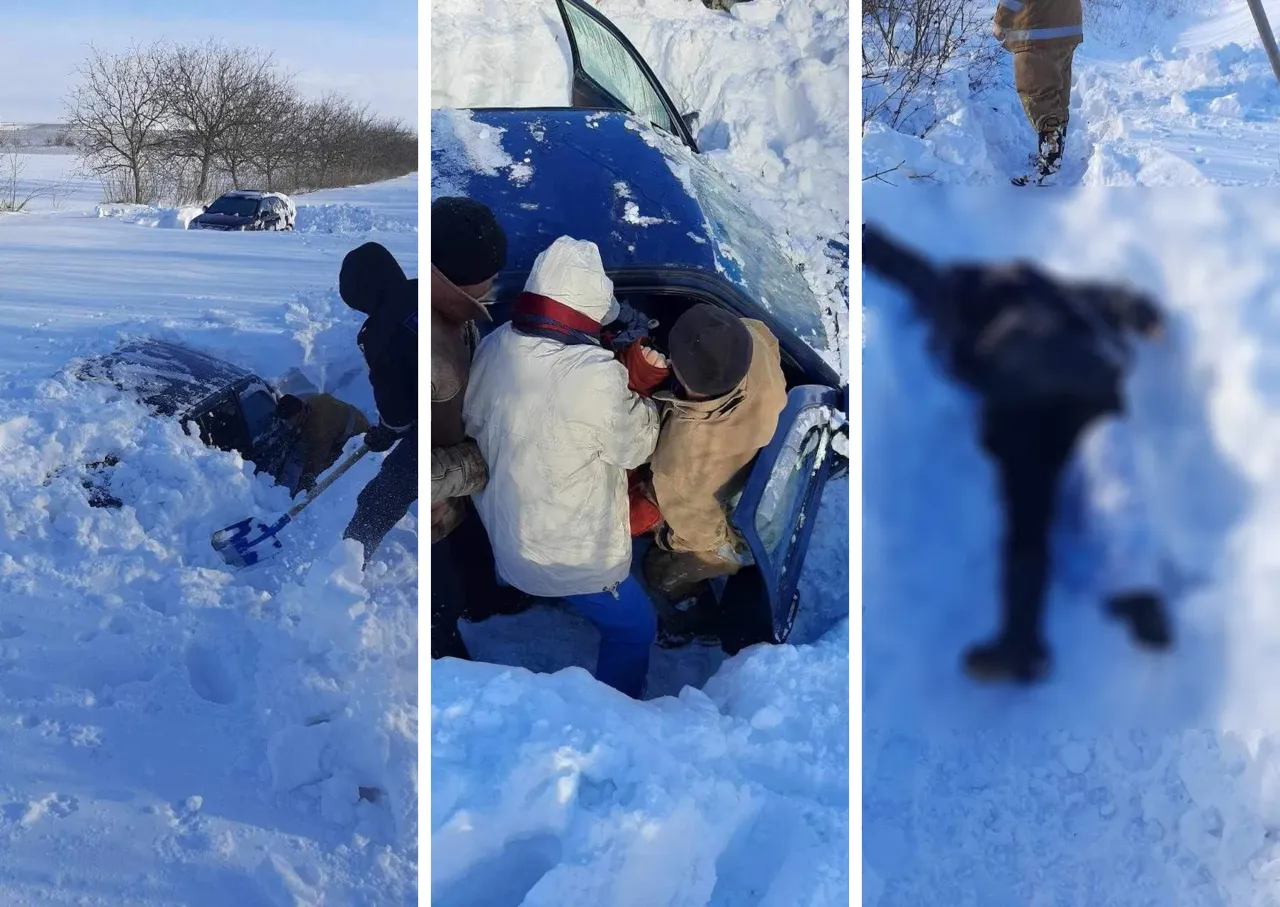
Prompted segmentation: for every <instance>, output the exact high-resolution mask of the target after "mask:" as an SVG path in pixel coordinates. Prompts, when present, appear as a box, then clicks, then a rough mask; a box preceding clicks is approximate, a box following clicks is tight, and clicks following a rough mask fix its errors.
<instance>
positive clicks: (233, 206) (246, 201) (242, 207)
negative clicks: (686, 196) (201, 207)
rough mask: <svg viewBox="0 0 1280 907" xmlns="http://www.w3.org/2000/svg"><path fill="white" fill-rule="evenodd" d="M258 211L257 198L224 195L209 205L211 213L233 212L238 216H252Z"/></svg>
mask: <svg viewBox="0 0 1280 907" xmlns="http://www.w3.org/2000/svg"><path fill="white" fill-rule="evenodd" d="M257 211H258V200H257V199H256V198H242V197H239V196H234V195H224V196H222V198H220V199H218V200H217V201H216V202H214V203H213V204H212V205H210V206H209V213H210V214H233V215H235V216H236V217H252V216H253V215H254V214H256V213H257Z"/></svg>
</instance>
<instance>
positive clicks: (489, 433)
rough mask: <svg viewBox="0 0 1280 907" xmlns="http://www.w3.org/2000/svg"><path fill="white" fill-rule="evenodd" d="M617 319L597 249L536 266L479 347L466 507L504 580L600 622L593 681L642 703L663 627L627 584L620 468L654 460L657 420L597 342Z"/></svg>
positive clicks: (471, 392) (578, 247)
mask: <svg viewBox="0 0 1280 907" xmlns="http://www.w3.org/2000/svg"><path fill="white" fill-rule="evenodd" d="M617 313H618V304H617V302H616V300H614V298H613V283H612V281H610V280H609V278H608V277H607V276H606V275H605V273H604V266H603V264H602V262H601V259H600V250H599V249H598V248H596V246H595V244H594V243H591V242H586V241H582V240H575V239H572V238H570V237H567V236H562V237H560V238H559V239H557V240H556V241H555V242H554V243H552V245H551V246H550V247H549V248H547V249H546V250H544V251H543V252H542V254H540V255H539V256H538V258H537V260H535V261H534V264H533V270H532V271H531V272H530V274H529V279H528V281H527V282H526V284H525V290H524V293H523V294H522V295H521V297H520V299H519V300H518V301H517V303H516V305H515V308H514V312H513V315H512V319H511V321H510V322H509V323H507V324H505V325H503V326H502V327H500V328H498V329H497V330H495V331H494V332H493V333H491V334H490V335H489V336H487V337H486V338H485V339H484V340H483V341H482V342H481V343H480V346H479V348H478V349H477V351H476V355H475V359H474V361H473V362H472V365H471V380H470V384H469V385H468V387H467V392H466V398H465V400H464V402H463V423H464V425H465V428H466V434H467V436H468V437H471V438H474V439H475V441H476V443H477V444H478V445H479V447H480V452H481V454H483V456H484V460H485V462H486V463H487V464H488V465H489V484H488V486H487V487H486V488H485V489H484V491H482V492H480V493H479V494H476V495H475V496H474V498H473V500H474V502H475V506H476V510H477V511H478V512H479V514H480V519H481V521H482V522H483V523H484V527H485V529H486V530H487V532H488V534H489V539H490V541H491V542H492V544H493V553H494V558H495V561H496V564H497V569H498V573H499V575H500V576H501V577H502V578H503V579H504V580H505V581H506V582H508V583H510V584H511V585H512V586H514V587H516V588H517V589H519V590H521V591H522V592H525V593H527V594H529V595H533V596H538V597H542V598H561V599H564V600H565V601H566V602H567V603H568V604H569V605H570V606H571V607H572V608H574V609H575V610H576V611H578V612H579V613H580V614H582V615H583V616H584V617H586V618H587V619H589V620H590V621H591V622H592V623H594V624H595V625H596V627H597V628H598V629H599V630H600V635H601V639H600V654H599V659H598V662H597V666H596V677H597V678H598V679H599V680H600V681H602V682H603V683H607V684H609V685H610V686H612V687H614V688H615V689H618V690H621V691H622V692H624V693H626V694H627V695H629V696H633V697H639V696H640V695H641V694H642V692H643V689H644V681H645V677H646V675H647V673H648V669H649V654H650V649H651V647H652V644H653V642H654V639H655V638H656V635H657V623H656V618H655V615H654V611H653V606H652V604H651V603H650V601H649V598H648V595H647V594H646V593H645V591H644V588H643V587H642V586H641V585H640V583H639V582H638V581H637V580H636V579H635V578H633V577H632V576H631V534H630V528H629V513H630V508H629V504H628V498H627V470H628V469H634V468H635V467H637V466H640V465H642V464H644V463H645V462H647V461H648V460H649V458H650V456H651V455H652V454H653V449H654V447H655V445H656V444H657V441H658V428H659V414H658V409H657V407H656V405H655V404H654V403H653V402H652V401H650V400H647V399H645V398H643V397H640V396H639V395H637V394H636V393H634V392H633V391H631V390H630V389H629V388H628V387H627V370H626V368H625V367H624V366H623V365H622V364H621V363H620V362H618V361H617V359H615V358H614V355H613V353H612V352H611V351H610V350H608V349H606V348H605V347H604V346H602V345H601V343H600V328H601V326H602V325H604V324H608V323H609V322H611V321H613V320H614V319H615V318H616V317H617ZM647 355H649V356H652V357H656V358H658V359H661V355H660V354H658V353H656V352H653V351H648V352H647ZM655 364H659V363H655Z"/></svg>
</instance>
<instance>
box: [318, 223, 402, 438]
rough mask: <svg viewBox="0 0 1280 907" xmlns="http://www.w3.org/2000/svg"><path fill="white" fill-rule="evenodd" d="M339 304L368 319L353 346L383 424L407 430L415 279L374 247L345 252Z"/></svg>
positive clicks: (385, 252)
mask: <svg viewBox="0 0 1280 907" xmlns="http://www.w3.org/2000/svg"><path fill="white" fill-rule="evenodd" d="M338 292H339V293H340V294H341V295H342V301H343V302H345V303H346V304H347V305H349V306H351V308H353V309H355V310H356V311H358V312H363V313H365V314H366V315H368V316H369V317H368V318H366V319H365V322H364V325H363V326H362V327H361V328H360V333H359V334H358V335H357V337H356V343H357V344H359V346H360V351H361V352H362V353H364V359H365V362H367V363H368V365H369V383H370V384H372V385H373V399H374V402H375V403H376V404H377V406H378V416H379V418H380V420H381V422H382V424H383V425H385V426H386V427H387V428H390V429H393V430H395V431H398V432H405V431H408V430H409V429H410V428H411V427H412V426H413V425H414V424H415V423H416V422H417V419H418V281H417V278H414V279H413V280H409V279H407V278H406V277H405V274H404V271H403V270H402V269H401V268H400V265H399V264H398V263H397V262H396V260H395V258H394V257H393V256H392V255H391V253H390V252H388V251H387V250H386V248H385V247H383V246H381V245H379V244H378V243H372V242H371V243H365V244H364V245H363V246H360V247H359V248H358V249H353V250H352V251H350V252H348V253H347V256H346V258H344V259H343V260H342V270H341V272H340V273H339V276H338Z"/></svg>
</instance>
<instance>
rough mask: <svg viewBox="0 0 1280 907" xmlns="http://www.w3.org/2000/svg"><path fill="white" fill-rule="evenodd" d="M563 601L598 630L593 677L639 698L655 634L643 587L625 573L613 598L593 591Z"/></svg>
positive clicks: (634, 697) (652, 613)
mask: <svg viewBox="0 0 1280 907" xmlns="http://www.w3.org/2000/svg"><path fill="white" fill-rule="evenodd" d="M565 602H567V603H568V605H569V607H571V608H573V610H574V611H577V612H578V613H579V614H581V615H582V616H583V617H585V618H586V619H587V620H589V621H591V622H592V623H593V624H595V625H596V629H598V630H599V631H600V657H599V659H598V660H597V662H596V679H597V680H599V681H600V682H601V683H607V684H608V685H609V686H611V687H613V688H614V689H615V690H618V691H619V692H622V693H626V694H627V695H628V696H630V697H631V698H632V699H639V698H640V696H641V694H642V693H643V692H644V682H645V677H646V676H647V675H648V674H649V652H650V650H651V649H652V647H653V643H654V640H655V639H657V636H658V619H657V617H656V616H655V615H654V611H653V605H652V604H651V603H650V602H649V596H648V595H647V594H646V593H645V591H644V588H643V587H642V586H641V585H640V583H639V582H638V581H637V580H636V578H635V577H634V576H628V577H627V578H626V580H625V581H624V582H623V583H622V585H620V586H618V597H617V598H614V597H613V594H612V593H610V592H596V593H593V594H591V595H573V596H569V597H567V598H565Z"/></svg>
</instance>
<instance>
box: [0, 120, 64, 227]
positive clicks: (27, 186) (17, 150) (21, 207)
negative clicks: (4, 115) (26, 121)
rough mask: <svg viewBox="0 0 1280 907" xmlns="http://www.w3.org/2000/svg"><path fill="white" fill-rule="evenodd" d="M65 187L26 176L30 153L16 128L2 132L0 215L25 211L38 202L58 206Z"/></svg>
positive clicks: (0, 136) (0, 148)
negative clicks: (42, 201) (43, 200)
mask: <svg viewBox="0 0 1280 907" xmlns="http://www.w3.org/2000/svg"><path fill="white" fill-rule="evenodd" d="M64 190H65V186H64V185H63V184H61V183H58V182H54V181H50V180H35V179H29V178H28V177H27V154H26V148H25V146H24V145H23V143H22V138H21V136H20V135H19V134H18V131H17V130H16V129H4V130H0V212H10V213H14V212H18V211H25V210H26V209H27V206H28V205H30V204H31V203H32V202H34V201H36V200H37V199H51V200H52V201H53V202H55V203H57V202H58V201H59V200H60V198H61V195H62V193H63V191H64Z"/></svg>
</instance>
